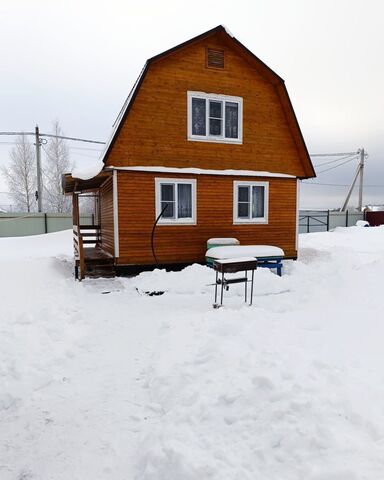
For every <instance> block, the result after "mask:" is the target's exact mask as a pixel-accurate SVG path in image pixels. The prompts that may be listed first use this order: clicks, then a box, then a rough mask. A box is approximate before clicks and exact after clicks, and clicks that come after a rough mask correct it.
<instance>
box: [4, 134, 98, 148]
mask: <svg viewBox="0 0 384 480" xmlns="http://www.w3.org/2000/svg"><path fill="white" fill-rule="evenodd" d="M0 135H6V136H13V135H35V132H0ZM39 136H40V137H49V138H61V139H63V140H72V141H74V142H86V143H97V144H99V145H105V143H106V142H99V141H98V140H88V139H85V138H77V137H65V136H64V135H53V134H51V133H39Z"/></svg>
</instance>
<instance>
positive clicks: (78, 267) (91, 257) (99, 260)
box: [73, 225, 115, 281]
mask: <svg viewBox="0 0 384 480" xmlns="http://www.w3.org/2000/svg"><path fill="white" fill-rule="evenodd" d="M73 246H74V254H75V277H76V279H77V280H79V281H81V280H83V279H84V278H85V277H92V278H98V277H114V276H115V258H114V257H113V255H111V254H110V253H108V252H106V251H105V250H103V249H102V248H101V247H100V227H99V226H98V225H74V226H73Z"/></svg>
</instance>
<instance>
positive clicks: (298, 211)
mask: <svg viewBox="0 0 384 480" xmlns="http://www.w3.org/2000/svg"><path fill="white" fill-rule="evenodd" d="M300 185H301V182H300V179H299V178H298V179H297V180H296V240H295V250H296V251H297V250H298V248H299V223H300Z"/></svg>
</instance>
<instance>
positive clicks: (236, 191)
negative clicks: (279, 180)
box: [233, 180, 269, 225]
mask: <svg viewBox="0 0 384 480" xmlns="http://www.w3.org/2000/svg"><path fill="white" fill-rule="evenodd" d="M253 186H255V187H264V216H263V217H259V218H239V217H238V216H237V211H238V210H237V208H238V198H239V188H238V187H253ZM268 211H269V182H247V181H237V180H235V181H234V182H233V224H234V225H243V224H245V225H249V224H264V225H266V224H268Z"/></svg>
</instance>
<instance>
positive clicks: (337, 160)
mask: <svg viewBox="0 0 384 480" xmlns="http://www.w3.org/2000/svg"><path fill="white" fill-rule="evenodd" d="M351 156H352V155H346V156H345V157H341V158H335V159H334V160H330V161H329V162H323V163H318V164H317V165H314V167H315V168H317V167H322V166H323V165H330V164H331V163H336V162H341V161H342V160H344V159H346V158H350V157H351ZM353 156H356V153H354V154H353Z"/></svg>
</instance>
